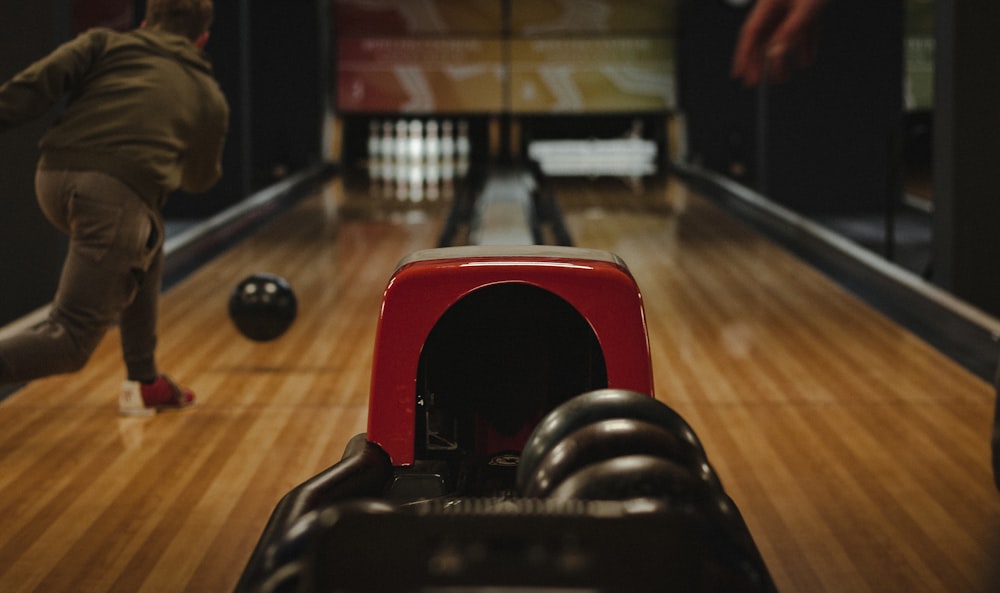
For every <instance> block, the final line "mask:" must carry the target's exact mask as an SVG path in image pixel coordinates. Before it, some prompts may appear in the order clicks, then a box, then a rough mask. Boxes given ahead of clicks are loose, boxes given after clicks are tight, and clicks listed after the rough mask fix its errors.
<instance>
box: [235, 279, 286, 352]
mask: <svg viewBox="0 0 1000 593" xmlns="http://www.w3.org/2000/svg"><path fill="white" fill-rule="evenodd" d="M297 314H298V300H297V299H296V298H295V293H294V292H293V291H292V287H291V285H289V284H288V281H286V280H285V279H284V278H282V277H280V276H276V275H274V274H265V273H259V274H252V275H250V276H247V277H246V278H244V279H243V280H241V281H240V282H239V284H237V285H236V287H235V288H233V291H232V293H231V294H230V296H229V318H230V319H231V320H232V322H233V325H235V326H236V329H237V330H238V331H239V332H240V333H241V334H243V336H245V337H246V338H248V339H250V340H253V341H255V342H269V341H271V340H275V339H277V338H279V337H281V336H282V335H283V334H284V333H285V332H286V331H288V328H289V327H290V326H291V325H292V322H293V321H295V317H296V315H297Z"/></svg>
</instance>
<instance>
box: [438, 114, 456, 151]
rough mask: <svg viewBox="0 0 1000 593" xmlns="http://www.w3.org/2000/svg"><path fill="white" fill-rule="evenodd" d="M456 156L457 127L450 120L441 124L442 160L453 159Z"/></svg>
mask: <svg viewBox="0 0 1000 593" xmlns="http://www.w3.org/2000/svg"><path fill="white" fill-rule="evenodd" d="M454 156H455V127H454V124H453V123H452V122H451V120H450V119H446V120H444V121H443V122H441V158H442V159H451V158H453V157H454Z"/></svg>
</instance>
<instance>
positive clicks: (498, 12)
mask: <svg viewBox="0 0 1000 593" xmlns="http://www.w3.org/2000/svg"><path fill="white" fill-rule="evenodd" d="M334 23H335V26H336V30H337V33H338V34H339V35H359V36H376V37H378V36H390V37H391V36H394V35H409V34H414V33H416V34H445V35H455V34H489V35H499V34H500V32H501V30H502V27H503V15H502V5H501V2H500V1H499V0H337V2H335V3H334Z"/></svg>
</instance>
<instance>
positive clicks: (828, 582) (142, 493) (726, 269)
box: [0, 180, 1000, 593]
mask: <svg viewBox="0 0 1000 593" xmlns="http://www.w3.org/2000/svg"><path fill="white" fill-rule="evenodd" d="M558 191H559V196H560V201H561V204H562V207H563V209H564V211H565V213H566V216H567V224H568V226H569V228H570V231H571V232H572V233H573V235H574V237H575V239H576V241H577V244H578V245H580V246H583V247H595V248H603V249H610V250H612V251H615V252H616V253H618V254H619V255H621V256H622V257H623V258H624V259H625V260H626V261H627V262H628V264H629V266H630V268H631V269H632V271H633V273H634V275H635V277H636V279H637V281H638V282H639V285H640V288H641V289H642V291H643V294H644V302H645V304H646V313H647V320H648V323H649V329H650V338H651V349H652V354H653V358H654V360H653V362H654V373H655V381H656V385H657V396H658V397H659V398H660V399H662V400H664V401H666V402H668V403H670V404H671V405H673V406H674V407H675V408H677V409H678V411H679V412H680V413H681V414H682V415H684V416H685V418H687V419H688V421H689V422H691V424H692V426H693V427H694V428H695V430H696V431H697V432H698V434H699V436H700V437H701V439H702V440H703V442H704V443H705V445H706V449H707V451H708V454H709V458H710V460H711V461H712V463H713V465H715V467H716V469H717V470H718V472H719V473H720V476H721V478H722V480H723V483H724V485H725V486H726V488H727V490H728V491H729V493H730V494H731V495H732V497H733V498H734V499H735V500H736V502H737V504H738V505H739V507H740V509H741V511H742V512H743V514H744V516H745V517H746V519H747V521H748V523H749V525H750V528H751V530H752V532H753V535H754V537H755V539H756V541H757V543H758V545H759V546H760V548H761V550H762V552H763V554H764V556H765V559H766V560H767V562H768V565H769V567H770V568H771V570H772V572H773V574H774V577H775V579H776V580H777V583H778V586H779V590H780V591H782V592H783V593H787V592H792V591H802V592H807V591H808V592H841V591H843V592H846V591H873V592H884V591H904V590H905V591H963V592H965V591H968V592H986V591H997V590H1000V576H998V574H997V570H998V569H996V568H994V562H993V559H994V558H996V557H997V552H998V551H1000V495H998V494H997V493H996V492H995V491H994V489H993V487H992V481H991V477H990V474H989V466H988V437H989V417H990V412H991V409H992V408H991V406H992V396H991V393H990V390H989V387H988V386H987V385H986V384H984V383H983V382H981V381H979V380H977V379H975V378H974V377H972V376H971V375H969V374H968V373H965V372H964V371H963V370H962V369H960V368H958V367H956V366H955V365H953V364H951V363H950V362H949V361H948V360H947V359H945V358H944V357H943V356H941V355H939V354H938V353H936V352H934V351H933V350H931V349H930V348H928V347H927V346H925V345H924V344H923V343H922V342H920V341H919V340H917V339H916V338H914V337H913V336H911V335H910V334H908V333H907V332H905V331H903V330H902V329H900V328H898V327H896V326H895V325H893V324H892V323H890V322H888V321H887V320H885V319H884V318H882V317H881V316H879V315H877V314H876V313H874V312H872V311H871V310H869V309H868V308H866V307H865V306H863V305H861V304H860V303H859V302H857V301H856V300H855V299H854V298H852V297H851V296H849V295H847V294H846V293H844V292H843V291H842V290H840V289H839V288H837V287H836V286H834V285H832V284H831V283H829V282H828V281H826V280H825V279H824V278H823V277H821V276H819V275H818V274H817V273H815V272H814V271H812V270H811V269H810V268H808V267H807V266H805V265H803V264H802V263H800V262H798V261H796V260H795V259H794V258H792V257H791V256H790V255H788V254H787V253H785V252H783V251H782V250H780V249H778V248H776V247H775V246H774V245H773V244H771V243H769V242H767V241H766V240H764V239H762V238H761V237H759V236H758V235H756V234H755V233H753V232H751V231H749V230H747V229H746V228H745V227H743V226H741V225H739V224H737V223H735V222H734V221H733V220H732V219H730V218H728V217H727V216H724V215H722V214H721V213H719V212H718V211H717V210H716V209H715V208H714V207H712V206H711V205H710V204H708V203H707V202H706V201H705V200H704V199H703V198H701V197H699V196H698V195H696V194H693V193H692V192H690V191H688V190H687V189H686V188H685V187H684V186H682V185H678V184H675V183H672V182H671V183H669V184H667V185H665V186H660V185H656V184H653V185H651V186H650V187H648V188H647V191H646V192H645V193H644V194H643V195H641V196H637V195H634V194H633V193H631V192H630V191H626V190H624V186H622V185H620V184H618V182H616V181H610V182H604V181H601V180H598V181H595V182H588V183H565V184H560V185H559V187H558ZM361 203H362V202H359V201H355V200H347V201H346V202H345V200H344V199H343V193H342V192H341V191H340V188H339V186H338V185H337V184H331V185H330V186H329V187H327V188H325V190H324V191H322V192H319V193H317V194H316V195H315V196H313V197H311V198H309V199H307V200H306V201H304V202H303V203H302V204H301V205H300V206H298V207H296V208H295V209H294V210H292V211H291V212H289V213H288V214H286V215H284V216H282V217H281V218H280V219H278V220H277V221H275V223H274V224H273V225H272V226H269V227H268V228H266V229H264V230H263V231H262V232H260V233H259V234H258V235H256V236H254V237H253V238H252V239H251V240H249V241H247V242H244V243H241V244H239V245H237V246H236V247H234V248H233V249H232V250H231V251H229V252H227V253H226V254H224V255H223V256H221V257H219V258H218V259H216V260H214V261H212V262H209V263H208V264H207V265H206V266H205V267H204V268H202V269H200V270H199V271H198V272H197V273H195V274H194V275H192V276H191V277H190V278H188V279H187V280H186V281H184V282H183V283H181V284H180V285H178V286H176V287H175V288H173V289H172V290H171V291H170V292H168V293H167V294H166V295H165V297H164V300H163V319H162V323H161V326H162V328H163V331H162V336H161V342H162V346H161V352H160V358H161V365H162V366H163V368H164V370H166V371H168V372H170V373H172V374H174V375H176V376H177V377H178V378H179V379H181V380H183V381H184V382H186V383H189V384H190V385H191V386H193V387H194V388H195V389H196V390H197V391H198V393H199V396H200V403H199V405H198V406H197V408H196V409H194V410H190V411H185V412H181V413H174V414H163V415H160V416H158V417H156V418H151V419H120V418H118V417H117V415H116V410H115V407H114V401H115V395H116V392H117V388H118V381H119V378H120V374H121V365H120V362H119V361H118V351H117V346H116V343H115V341H116V339H117V336H116V335H109V336H108V338H107V339H106V340H105V341H104V342H103V343H102V345H101V348H100V350H99V352H98V353H97V354H96V355H95V357H94V359H93V361H92V363H91V365H90V366H88V368H87V369H85V370H84V371H82V372H81V373H79V374H76V375H72V376H67V377H60V378H53V379H47V380H44V381H38V382H35V383H33V384H31V385H29V386H28V387H26V388H25V389H23V390H22V391H20V392H18V393H17V394H15V395H14V396H12V397H11V398H10V399H9V400H7V401H6V402H4V403H3V404H0V423H2V425H3V426H4V431H3V432H2V433H0V517H3V521H0V591H4V592H22V591H24V592H27V591H46V592H48V591H167V592H171V591H227V590H232V588H233V587H234V586H235V583H236V581H237V579H238V578H239V575H240V573H241V572H242V570H243V567H244V565H245V563H246V561H247V559H248V558H249V555H250V552H251V550H252V549H253V546H254V545H255V544H256V542H257V538H258V537H259V535H260V532H261V530H262V529H263V526H264V524H265V522H266V520H267V518H268V516H269V514H270V512H271V511H272V510H273V508H274V505H275V504H276V503H277V501H278V499H279V498H280V497H281V496H282V495H283V494H284V493H286V492H287V491H289V490H290V489H291V488H293V487H294V486H296V485H297V484H299V483H301V482H302V481H303V480H305V479H307V478H308V477H310V476H312V475H314V474H315V473H316V472H318V471H320V470H322V469H323V468H325V467H327V466H328V465H330V464H331V463H333V462H335V461H336V460H338V459H339V458H340V455H341V453H342V451H343V447H344V445H345V444H346V442H347V440H348V439H349V438H350V437H351V436H353V435H354V434H357V433H358V432H361V431H363V430H364V422H365V415H366V398H367V386H368V379H369V376H368V373H369V370H370V367H369V365H370V358H371V351H372V346H373V344H372V338H373V336H374V329H375V320H376V316H377V312H378V305H379V300H380V296H381V291H382V289H383V288H384V283H385V281H386V280H387V279H388V275H389V274H390V273H391V271H392V268H393V266H394V265H395V263H396V261H398V259H399V258H400V257H402V256H403V255H405V254H406V253H409V252H411V251H414V250H416V249H421V248H425V247H429V246H433V245H434V244H435V242H436V239H437V231H438V230H439V228H440V214H441V212H440V210H439V209H438V210H436V211H434V212H432V213H431V214H430V215H421V214H420V213H419V211H417V210H412V209H406V208H399V207H398V206H397V205H393V204H390V203H386V202H383V203H382V204H381V207H382V208H383V209H382V210H381V212H383V214H382V215H379V216H373V215H371V212H368V211H366V209H365V208H364V207H362V206H359V204H361ZM367 203H368V202H365V204H367ZM386 206H389V207H388V210H390V211H391V212H390V213H389V214H384V211H385V207H386ZM338 210H339V215H337V214H335V212H337V211H338ZM256 271H270V272H274V273H279V274H282V275H284V276H286V277H287V278H288V279H289V280H290V281H291V283H292V284H293V286H294V287H295V290H296V292H297V294H298V296H299V299H300V314H301V316H300V318H299V320H298V321H297V322H296V324H295V325H294V326H293V328H292V329H291V331H290V332H289V334H288V335H286V336H285V337H283V338H282V339H281V340H280V341H279V342H275V343H273V344H268V345H256V344H251V343H249V342H247V341H246V340H244V339H242V338H240V337H239V336H238V335H236V333H235V331H234V330H233V329H232V328H231V326H230V324H229V323H228V320H227V319H226V316H225V301H226V298H227V296H228V291H229V290H230V288H231V287H232V286H233V285H235V283H236V282H237V281H238V280H239V279H241V278H242V277H243V276H245V275H247V274H249V273H251V272H256Z"/></svg>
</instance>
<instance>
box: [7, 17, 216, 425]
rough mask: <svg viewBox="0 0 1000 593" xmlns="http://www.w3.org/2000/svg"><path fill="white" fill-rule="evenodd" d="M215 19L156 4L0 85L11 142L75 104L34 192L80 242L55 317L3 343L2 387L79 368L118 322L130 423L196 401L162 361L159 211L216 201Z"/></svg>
mask: <svg viewBox="0 0 1000 593" xmlns="http://www.w3.org/2000/svg"><path fill="white" fill-rule="evenodd" d="M213 9H214V7H213V4H212V0H149V1H148V2H147V3H146V14H145V20H144V21H143V23H142V25H141V26H140V27H139V28H137V29H135V30H132V31H128V32H115V31H111V30H108V29H102V28H96V29H91V30H89V31H86V32H84V33H81V34H80V35H78V36H77V37H76V38H75V39H73V40H71V41H68V42H66V43H64V44H63V45H61V46H59V47H58V48H56V49H55V50H54V51H53V52H52V53H51V54H49V55H48V56H46V57H44V58H42V59H41V60H39V61H38V62H35V63H34V64H32V65H30V66H28V67H27V68H26V69H25V70H23V71H21V72H20V73H18V74H17V75H15V76H14V77H13V78H12V79H10V80H9V81H7V82H6V83H4V84H3V85H2V86H0V132H3V131H5V130H8V129H10V128H13V127H14V126H16V125H19V124H21V123H23V122H26V121H29V120H31V119H34V118H38V117H40V116H42V115H44V114H45V113H46V112H48V111H49V110H50V109H51V108H52V107H53V106H54V105H56V104H57V103H59V102H60V101H61V100H62V99H64V98H65V99H67V100H68V103H67V105H66V106H65V109H64V111H63V112H62V113H61V114H60V115H59V117H58V118H57V119H56V121H55V123H54V124H53V125H52V126H51V127H50V128H49V129H48V130H47V131H46V133H45V134H44V135H43V136H42V138H41V141H40V143H39V146H40V148H41V157H40V159H39V162H38V167H37V171H36V175H35V190H36V194H37V196H36V197H37V200H38V204H39V206H40V208H41V210H42V212H43V214H44V215H45V217H46V218H47V219H48V220H49V221H50V222H51V223H52V224H53V225H54V226H55V227H56V228H57V229H59V230H60V231H62V232H64V233H66V234H67V235H68V236H69V249H68V253H67V255H66V259H65V261H64V263H63V268H62V273H61V276H60V279H59V285H58V288H57V290H56V294H55V298H54V300H53V302H52V306H51V310H50V312H49V315H48V318H47V319H46V321H45V322H44V323H42V324H40V325H39V326H38V327H35V328H32V329H30V330H28V331H24V332H21V333H19V334H16V335H14V336H11V337H9V338H7V339H4V340H2V341H0V385H3V384H16V383H23V382H27V381H31V380H33V379H38V378H41V377H46V376H50V375H54V374H58V373H68V372H73V371H77V370H79V369H81V368H82V367H83V366H84V365H85V364H86V362H87V361H88V360H89V359H90V356H91V354H92V353H93V351H94V350H95V348H96V347H97V345H98V343H99V342H100V340H101V338H102V337H103V336H104V335H105V333H106V332H107V330H108V329H110V328H111V327H112V326H113V325H114V324H116V323H118V324H119V326H120V329H121V348H122V357H123V359H124V363H125V368H126V372H127V380H126V381H125V383H124V386H123V389H122V393H121V395H120V396H119V410H120V411H121V413H123V414H126V415H148V414H154V413H155V412H156V411H157V410H161V409H164V408H178V407H183V406H187V405H189V404H191V403H193V402H194V394H193V393H191V391H189V390H186V389H182V388H181V387H179V386H178V385H177V384H176V383H175V382H174V381H172V380H171V379H170V378H169V377H167V376H166V375H163V374H161V373H160V372H159V370H158V368H157V365H156V360H155V350H156V339H157V334H156V324H157V309H158V303H159V293H160V286H161V276H162V269H163V240H164V231H163V220H162V216H161V209H162V208H163V206H164V204H165V203H166V200H167V196H168V194H169V193H170V192H172V191H174V190H176V189H178V188H182V189H184V190H185V191H189V192H203V191H206V190H208V189H209V188H210V187H212V186H213V185H214V184H215V183H216V181H218V179H219V178H220V176H221V174H222V167H221V156H222V149H223V144H224V142H225V136H226V132H227V129H228V122H229V106H228V104H227V102H226V99H225V97H224V95H223V93H222V91H221V90H220V88H219V86H218V84H217V82H216V80H215V78H214V75H213V72H212V67H211V64H210V63H209V61H208V59H207V57H206V56H205V55H204V54H203V52H202V50H203V48H204V46H205V43H206V42H207V41H208V35H209V33H208V32H209V27H210V25H211V22H212V19H213V16H214V10H213ZM6 257H10V255H7V256H6ZM11 285H12V284H7V285H6V287H7V288H6V290H10V288H9V287H10V286H11Z"/></svg>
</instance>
